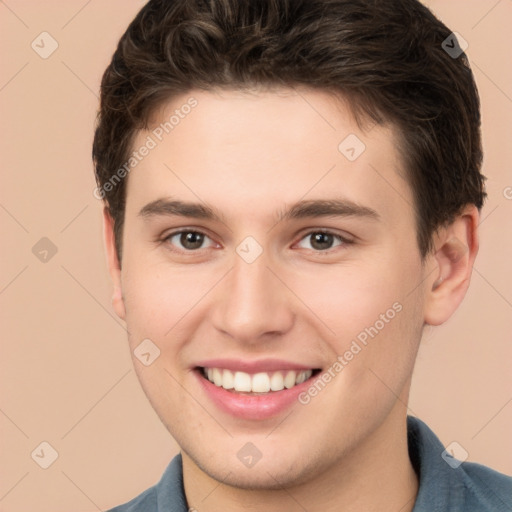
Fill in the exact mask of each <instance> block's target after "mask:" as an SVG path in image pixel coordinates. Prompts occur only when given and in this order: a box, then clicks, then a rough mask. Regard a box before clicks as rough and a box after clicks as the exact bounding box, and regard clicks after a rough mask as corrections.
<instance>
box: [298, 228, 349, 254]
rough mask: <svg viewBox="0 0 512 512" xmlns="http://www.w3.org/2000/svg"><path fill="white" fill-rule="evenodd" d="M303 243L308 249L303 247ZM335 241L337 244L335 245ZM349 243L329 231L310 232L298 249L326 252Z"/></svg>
mask: <svg viewBox="0 0 512 512" xmlns="http://www.w3.org/2000/svg"><path fill="white" fill-rule="evenodd" d="M304 241H306V243H307V244H308V245H309V247H308V246H307V245H306V246H305V245H304ZM336 241H337V242H338V243H335V242H336ZM349 243H351V242H350V240H346V239H345V238H343V237H342V236H341V235H337V234H335V233H331V232H329V231H310V232H309V233H307V234H306V236H304V237H303V238H302V239H301V242H299V247H301V248H302V249H312V250H314V251H327V250H329V249H332V248H333V247H337V246H340V245H347V244H349Z"/></svg>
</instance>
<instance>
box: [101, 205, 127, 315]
mask: <svg viewBox="0 0 512 512" xmlns="http://www.w3.org/2000/svg"><path fill="white" fill-rule="evenodd" d="M103 237H104V241H105V251H106V255H107V265H108V271H109V273H110V277H111V278H112V283H113V286H114V292H113V294H112V306H113V308H114V311H115V312H116V314H117V316H118V317H119V318H121V319H123V320H124V319H125V316H126V309H125V305H124V299H123V289H122V284H121V265H120V263H119V258H118V255H117V250H116V244H115V236H114V220H113V219H112V217H111V216H110V213H109V211H108V207H107V206H105V207H104V208H103Z"/></svg>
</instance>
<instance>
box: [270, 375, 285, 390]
mask: <svg viewBox="0 0 512 512" xmlns="http://www.w3.org/2000/svg"><path fill="white" fill-rule="evenodd" d="M270 389H271V390H272V391H281V390H282V389H284V378H283V374H282V373H281V372H276V373H274V375H272V377H270Z"/></svg>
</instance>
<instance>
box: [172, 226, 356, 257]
mask: <svg viewBox="0 0 512 512" xmlns="http://www.w3.org/2000/svg"><path fill="white" fill-rule="evenodd" d="M183 233H194V234H197V235H203V236H204V237H206V238H210V237H209V236H208V235H207V234H206V233H204V232H203V231H200V230H197V229H180V230H178V231H173V232H172V233H169V234H167V235H166V236H165V237H164V238H163V239H162V242H164V243H167V244H168V245H169V247H171V244H170V239H171V238H173V237H174V236H176V235H181V234H183ZM313 234H323V235H330V236H332V237H334V238H336V239H337V240H339V241H340V244H339V245H337V246H334V247H332V248H330V249H326V250H315V249H307V250H310V251H313V252H315V253H317V254H330V253H331V252H332V251H333V250H334V249H336V247H340V246H347V245H351V244H353V243H354V240H351V239H348V238H345V237H343V236H342V235H340V234H338V233H334V232H333V231H330V230H328V229H312V230H310V231H308V232H306V233H304V234H303V235H302V237H301V238H300V240H299V242H300V241H302V240H304V239H305V238H307V237H308V236H311V235H313ZM171 250H173V251H175V252H181V253H191V254H192V253H199V252H200V251H202V250H203V249H202V248H200V249H174V248H172V249H171Z"/></svg>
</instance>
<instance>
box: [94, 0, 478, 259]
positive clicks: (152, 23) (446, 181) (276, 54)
mask: <svg viewBox="0 0 512 512" xmlns="http://www.w3.org/2000/svg"><path fill="white" fill-rule="evenodd" d="M450 35H451V31H450V30H449V29H448V28H447V27H446V26H445V25H444V24H443V23H442V22H441V21H439V20H438V19H437V18H436V17H435V16H434V15H433V14H432V13H431V12H430V11H429V10H428V9H427V8H426V7H424V6H423V5H422V4H421V3H419V2H418V1H417V0H258V1H254V0H209V1H207V0H150V1H149V2H148V3H147V4H146V5H145V6H144V7H143V8H142V10H141V11H140V12H139V13H138V14H137V16H136V17H135V19H134V20H133V21H132V23H131V24H130V26H129V27H128V29H127V30H126V32H125V33H124V34H123V36H122V37H121V39H120V41H119V44H118V47H117V49H116V51H115V53H114V55H113V58H112V61H111V63H110V65H109V66H108V67H107V69H106V71H105V73H104V75H103V79H102V82H101V102H100V110H99V113H98V121H97V126H96V131H95V136H94V143H93V152H92V153H93V160H94V163H95V172H96V181H97V184H98V187H99V189H100V190H101V191H102V193H101V198H103V199H104V200H105V201H106V203H107V205H108V208H109V212H110V215H111V216H112V218H113V220H114V231H115V240H116V248H117V252H118V255H119V259H120V260H121V249H122V228H123V224H124V214H125V203H126V180H120V182H119V183H118V184H117V186H109V187H105V185H106V184H107V183H108V182H109V180H111V178H112V176H113V175H114V173H115V172H116V171H117V170H118V169H119V168H120V167H121V166H122V165H123V163H124V162H126V161H127V158H128V155H129V153H130V151H131V149H132V148H131V146H132V144H133V140H134V136H135V134H136V132H137V131H138V130H141V129H147V128H148V122H149V119H150V116H151V114H152V113H153V112H154V111H155V110H156V108H158V107H159V106H161V105H162V104H163V103H164V102H166V101H169V100H171V99H172V98H173V97H175V96H177V95H178V94H184V93H186V92H189V91H191V90H193V89H202V90H212V89H213V88H227V89H246V88H255V87H265V88H272V87H294V86H298V85H301V86H307V87H310V88H315V89H324V90H328V91H332V92H335V93H339V94H340V95H341V96H342V97H344V98H346V99H348V100H349V102H350V106H351V109H352V110H353V113H354V115H355V116H356V119H358V120H360V119H361V118H362V117H365V118H366V119H369V120H372V121H373V122H376V123H379V124H386V123H391V124H392V125H394V126H395V127H396V128H397V129H398V133H399V140H398V141H397V142H398V147H399V150H400V152H401V154H402V160H403V163H404V166H405V169H406V171H407V178H408V181H409V184H410V185H411V188H412V191H413V197H414V201H415V204H414V207H415V210H416V217H417V218H416V223H417V240H418V246H419V249H420V252H421V254H422V256H425V255H426V254H428V252H429V251H430V250H431V249H432V235H433V233H434V232H435V231H436V229H437V228H439V227H440V226H442V225H445V224H446V223H449V222H450V221H452V220H453V219H454V217H455V216H456V215H457V214H458V213H460V211H461V210H462V208H463V207H464V206H466V205H467V204H474V205H476V206H477V207H478V208H479V209H480V208H481V207H482V204H483V201H484V199H485V196H486V193H485V191H484V180H485V178H484V176H483V175H482V174H481V173H480V167H481V164H482V147H481V136H480V103H479V97H478V92H477V89H476V85H475V81H474V78H473V74H472V72H471V69H470V67H469V63H468V59H467V57H466V55H465V53H461V54H460V55H459V56H458V57H455V56H454V55H453V54H449V53H448V52H447V51H445V48H446V47H445V45H443V42H444V41H446V40H447V38H449V37H450ZM449 41H450V47H453V46H454V45H456V44H457V41H456V40H454V39H450V40H449ZM445 44H446V43H445ZM456 49H457V47H456ZM459 53H460V52H459Z"/></svg>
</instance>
